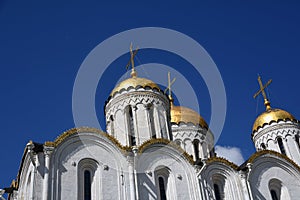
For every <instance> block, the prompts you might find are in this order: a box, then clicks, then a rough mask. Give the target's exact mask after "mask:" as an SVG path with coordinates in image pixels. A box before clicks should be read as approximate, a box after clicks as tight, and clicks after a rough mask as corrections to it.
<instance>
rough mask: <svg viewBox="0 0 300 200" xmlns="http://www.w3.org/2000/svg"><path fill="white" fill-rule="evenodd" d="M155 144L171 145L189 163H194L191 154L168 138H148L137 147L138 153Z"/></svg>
mask: <svg viewBox="0 0 300 200" xmlns="http://www.w3.org/2000/svg"><path fill="white" fill-rule="evenodd" d="M155 144H164V145H168V146H171V147H173V148H174V149H176V150H177V151H179V152H180V153H181V154H182V155H183V156H184V158H185V159H186V160H187V161H188V162H189V163H190V164H191V165H194V164H195V162H194V160H193V156H191V155H189V154H188V153H187V152H186V151H185V150H183V149H182V148H181V147H180V146H178V145H177V144H176V143H175V142H173V141H170V140H168V139H164V138H156V139H154V138H152V139H150V140H147V141H145V142H144V143H143V144H142V145H141V146H140V147H139V148H138V153H139V154H141V153H143V152H144V151H145V150H146V149H147V148H149V147H150V146H152V145H155Z"/></svg>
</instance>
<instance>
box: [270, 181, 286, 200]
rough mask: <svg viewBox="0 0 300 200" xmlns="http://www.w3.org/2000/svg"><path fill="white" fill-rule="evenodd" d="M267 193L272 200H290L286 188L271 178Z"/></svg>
mask: <svg viewBox="0 0 300 200" xmlns="http://www.w3.org/2000/svg"><path fill="white" fill-rule="evenodd" d="M269 191H270V195H271V199H272V200H279V199H284V200H290V199H291V198H290V195H289V191H288V189H287V187H286V186H285V185H283V183H282V182H281V181H280V180H279V179H276V178H272V179H271V180H270V181H269Z"/></svg>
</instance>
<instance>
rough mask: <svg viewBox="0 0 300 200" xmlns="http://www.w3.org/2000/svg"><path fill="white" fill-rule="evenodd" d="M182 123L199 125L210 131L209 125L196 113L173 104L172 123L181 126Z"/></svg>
mask: <svg viewBox="0 0 300 200" xmlns="http://www.w3.org/2000/svg"><path fill="white" fill-rule="evenodd" d="M180 122H185V123H189V122H190V123H193V124H195V125H196V124H199V125H200V126H201V127H203V128H206V129H208V125H207V123H206V122H205V120H204V119H203V118H202V117H201V116H200V115H199V114H198V113H197V112H196V111H194V110H192V109H190V108H187V107H183V106H173V105H172V104H171V123H176V124H179V123H180Z"/></svg>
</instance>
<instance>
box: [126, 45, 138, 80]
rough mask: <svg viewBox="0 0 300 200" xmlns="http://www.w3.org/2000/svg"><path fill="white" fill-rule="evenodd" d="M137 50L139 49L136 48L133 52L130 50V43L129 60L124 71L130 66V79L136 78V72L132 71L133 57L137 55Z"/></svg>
mask: <svg viewBox="0 0 300 200" xmlns="http://www.w3.org/2000/svg"><path fill="white" fill-rule="evenodd" d="M138 50H139V48H138V47H137V48H136V49H135V50H134V51H133V50H132V43H131V44H130V60H129V62H128V63H127V65H126V69H128V68H129V66H130V65H131V73H130V75H131V77H136V76H137V73H136V71H135V69H134V57H135V55H136V54H137V52H138Z"/></svg>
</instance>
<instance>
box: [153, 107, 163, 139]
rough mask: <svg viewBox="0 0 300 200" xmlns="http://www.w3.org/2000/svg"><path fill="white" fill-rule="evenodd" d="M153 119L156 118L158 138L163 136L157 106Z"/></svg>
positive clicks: (154, 109) (154, 108)
mask: <svg viewBox="0 0 300 200" xmlns="http://www.w3.org/2000/svg"><path fill="white" fill-rule="evenodd" d="M153 118H154V119H153V120H154V127H155V130H154V131H155V134H156V138H162V135H161V131H160V121H159V113H158V110H157V106H154V107H153Z"/></svg>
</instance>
